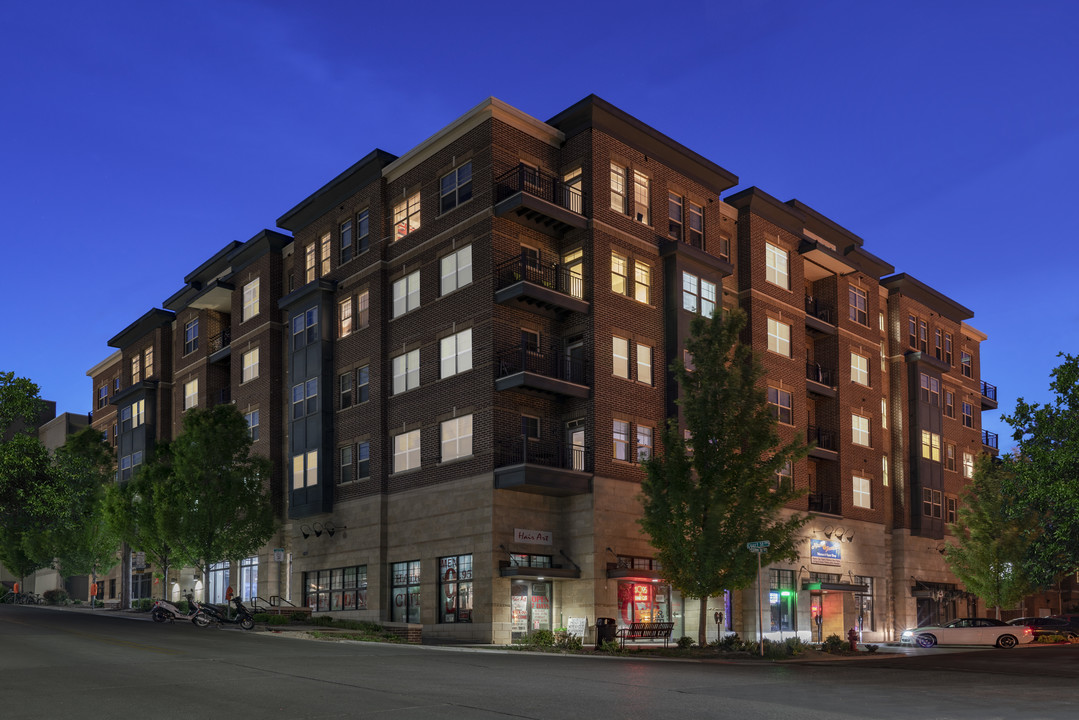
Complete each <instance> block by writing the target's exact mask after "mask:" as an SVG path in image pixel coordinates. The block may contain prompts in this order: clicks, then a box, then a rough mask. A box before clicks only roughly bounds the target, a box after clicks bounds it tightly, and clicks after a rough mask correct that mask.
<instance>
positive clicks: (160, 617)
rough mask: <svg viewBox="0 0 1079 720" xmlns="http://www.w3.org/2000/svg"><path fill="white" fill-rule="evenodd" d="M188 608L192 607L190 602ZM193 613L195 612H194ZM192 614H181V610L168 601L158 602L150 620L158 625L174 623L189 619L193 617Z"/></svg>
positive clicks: (152, 610)
mask: <svg viewBox="0 0 1079 720" xmlns="http://www.w3.org/2000/svg"><path fill="white" fill-rule="evenodd" d="M188 606H189V607H190V606H191V603H190V602H188ZM191 612H194V611H193V610H192V611H191ZM191 612H187V613H183V612H180V608H178V607H176V606H175V605H173V604H172V603H170V602H168V601H167V600H158V601H157V602H155V603H154V606H153V607H152V608H151V609H150V619H151V620H153V621H154V622H157V623H161V622H166V621H168V622H174V621H176V620H178V619H180V618H184V619H187V618H188V617H190V616H191Z"/></svg>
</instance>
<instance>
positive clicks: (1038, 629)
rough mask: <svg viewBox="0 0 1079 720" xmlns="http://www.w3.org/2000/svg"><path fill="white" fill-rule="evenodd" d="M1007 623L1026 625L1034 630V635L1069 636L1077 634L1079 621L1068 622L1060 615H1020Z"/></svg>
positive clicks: (1078, 632) (1037, 636)
mask: <svg viewBox="0 0 1079 720" xmlns="http://www.w3.org/2000/svg"><path fill="white" fill-rule="evenodd" d="M1008 624H1009V625H1026V626H1027V627H1029V628H1030V629H1031V630H1033V631H1034V637H1035V638H1040V637H1042V636H1045V635H1063V636H1064V637H1067V638H1071V637H1075V636H1077V635H1079V623H1076V622H1069V621H1068V620H1066V619H1065V618H1062V617H1021V618H1015V619H1014V620H1009V621H1008Z"/></svg>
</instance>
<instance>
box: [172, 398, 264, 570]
mask: <svg viewBox="0 0 1079 720" xmlns="http://www.w3.org/2000/svg"><path fill="white" fill-rule="evenodd" d="M171 455H172V467H171V472H170V473H169V481H168V482H167V483H163V484H161V485H160V486H159V488H158V489H159V490H160V491H161V492H157V493H155V495H154V499H155V502H158V501H159V500H160V504H159V507H158V510H157V512H159V513H161V515H160V520H161V523H162V529H163V535H164V536H165V538H166V539H167V540H168V542H169V545H170V546H171V547H173V548H176V549H177V551H178V554H179V555H180V556H182V557H183V558H184V559H185V560H186V561H188V562H189V563H191V564H192V565H193V566H194V567H195V568H196V569H197V570H198V571H199V572H200V573H202V575H203V576H204V577H206V575H207V571H208V570H209V567H210V565H211V564H212V563H216V562H221V561H224V560H229V561H233V562H236V561H239V560H240V559H242V558H244V557H247V556H249V555H251V554H252V553H254V552H256V551H257V550H258V549H259V547H261V546H262V545H263V544H264V543H265V542H266V541H267V540H269V539H270V536H271V535H273V533H274V526H275V521H274V513H273V508H272V505H271V503H270V498H269V496H268V495H267V493H266V488H265V484H266V481H268V479H269V477H270V462H269V460H267V459H266V458H263V457H259V456H256V455H252V454H251V437H250V435H249V434H248V429H247V422H246V420H244V416H243V415H242V414H241V413H240V411H239V410H237V409H236V407H235V406H234V405H217V406H215V407H213V408H210V409H209V410H200V409H198V408H194V409H191V410H188V411H187V412H186V413H185V414H184V424H183V431H182V432H181V433H180V435H179V436H178V437H176V438H175V439H174V440H173V442H172V447H171ZM207 590H208V584H207V585H204V592H206V591H207Z"/></svg>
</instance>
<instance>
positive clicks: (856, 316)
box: [848, 285, 869, 327]
mask: <svg viewBox="0 0 1079 720" xmlns="http://www.w3.org/2000/svg"><path fill="white" fill-rule="evenodd" d="M849 288H850V291H849V293H848V297H849V299H850V319H851V322H856V323H858V324H859V325H865V326H867V327H868V326H869V313H868V307H869V305H868V299H867V298H866V294H865V290H862V289H861V288H856V287H854V286H853V285H850V286H849Z"/></svg>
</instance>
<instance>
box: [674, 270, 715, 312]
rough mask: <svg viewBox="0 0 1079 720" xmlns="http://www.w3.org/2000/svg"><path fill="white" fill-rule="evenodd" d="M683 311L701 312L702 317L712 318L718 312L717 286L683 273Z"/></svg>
mask: <svg viewBox="0 0 1079 720" xmlns="http://www.w3.org/2000/svg"><path fill="white" fill-rule="evenodd" d="M682 309H683V310H688V311H689V312H694V313H695V312H697V311H698V310H699V311H700V313H701V315H704V316H705V317H712V314H713V313H714V312H715V311H716V284H715V283H713V282H709V281H707V280H703V279H701V278H698V277H697V276H696V275H691V274H690V273H687V272H683V273H682Z"/></svg>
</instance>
